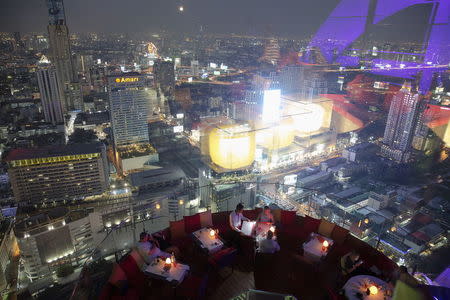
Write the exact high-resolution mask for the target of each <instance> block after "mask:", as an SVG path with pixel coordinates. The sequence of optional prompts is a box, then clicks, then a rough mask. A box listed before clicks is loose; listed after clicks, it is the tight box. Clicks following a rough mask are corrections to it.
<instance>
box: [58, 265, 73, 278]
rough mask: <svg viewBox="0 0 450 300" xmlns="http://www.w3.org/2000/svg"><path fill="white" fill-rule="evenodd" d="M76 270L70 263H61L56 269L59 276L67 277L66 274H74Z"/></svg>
mask: <svg viewBox="0 0 450 300" xmlns="http://www.w3.org/2000/svg"><path fill="white" fill-rule="evenodd" d="M74 270H75V269H74V267H73V266H72V265H69V264H65V265H61V266H59V268H58V269H57V270H56V275H57V276H58V277H59V278H62V277H66V276H69V275H70V274H72V273H73V271H74Z"/></svg>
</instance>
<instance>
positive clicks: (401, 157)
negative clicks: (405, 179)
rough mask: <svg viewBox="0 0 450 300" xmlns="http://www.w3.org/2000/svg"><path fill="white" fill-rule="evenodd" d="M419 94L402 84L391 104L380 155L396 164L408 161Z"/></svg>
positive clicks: (417, 110) (407, 85) (408, 84)
mask: <svg viewBox="0 0 450 300" xmlns="http://www.w3.org/2000/svg"><path fill="white" fill-rule="evenodd" d="M418 108H419V94H418V93H417V92H415V91H412V89H411V83H406V82H405V83H404V84H403V86H402V88H401V89H400V91H398V92H397V93H396V94H395V95H394V97H393V99H392V103H391V107H390V109H389V115H388V118H387V122H386V129H385V131H384V137H383V145H382V146H381V154H382V155H383V156H386V157H388V158H390V159H392V160H395V161H397V162H406V161H408V160H409V156H410V150H411V141H412V138H413V135H414V131H415V127H416V123H417V115H418V112H419V109H418Z"/></svg>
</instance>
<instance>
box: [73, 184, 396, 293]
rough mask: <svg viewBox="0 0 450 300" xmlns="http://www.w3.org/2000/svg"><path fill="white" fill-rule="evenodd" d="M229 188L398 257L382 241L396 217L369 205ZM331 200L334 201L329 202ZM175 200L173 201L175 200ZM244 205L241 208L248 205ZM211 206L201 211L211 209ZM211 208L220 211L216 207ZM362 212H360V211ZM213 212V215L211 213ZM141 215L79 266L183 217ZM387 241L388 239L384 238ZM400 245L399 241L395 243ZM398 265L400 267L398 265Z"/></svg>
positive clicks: (307, 193)
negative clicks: (322, 221)
mask: <svg viewBox="0 0 450 300" xmlns="http://www.w3.org/2000/svg"><path fill="white" fill-rule="evenodd" d="M230 183H231V184H238V185H239V187H240V188H244V189H245V188H252V189H255V194H254V196H253V197H254V198H255V199H253V200H256V201H251V199H245V200H246V201H248V203H253V205H252V207H249V208H253V207H256V206H258V207H262V206H264V205H266V204H276V205H277V206H278V207H280V208H281V209H288V210H296V211H297V214H299V215H302V216H304V215H309V216H312V217H315V218H323V219H327V220H329V221H331V222H333V223H335V224H337V225H339V226H341V227H344V228H346V229H349V231H350V233H351V234H353V235H355V236H356V237H358V238H360V239H361V240H363V241H365V242H367V243H368V244H370V245H372V246H373V247H375V248H376V249H378V250H380V251H382V252H384V253H385V254H386V255H387V256H388V257H390V258H391V259H393V260H394V261H396V262H398V261H399V257H401V253H396V252H398V251H396V249H395V247H390V246H389V243H388V242H386V241H385V240H389V239H392V238H393V237H395V235H394V234H395V232H396V231H397V230H398V229H400V228H401V226H400V225H399V224H398V221H397V220H399V219H401V218H398V217H395V218H394V217H390V218H389V217H386V216H385V215H384V214H383V213H380V211H379V210H376V209H372V208H369V207H370V205H369V204H367V203H366V204H367V205H359V204H352V205H351V207H350V208H348V209H342V208H339V207H338V206H336V205H335V204H336V201H340V200H342V201H344V200H348V199H338V198H336V196H335V195H332V194H327V193H324V192H321V191H320V190H316V189H311V188H300V187H298V186H296V185H283V184H280V183H277V182H262V183H261V182H259V183H256V182H243V181H238V182H230ZM291 186H292V187H295V188H298V189H301V190H299V191H300V192H299V191H295V193H294V194H292V195H287V194H286V193H284V192H283V189H286V188H289V187H291ZM200 189H208V191H207V192H208V194H209V195H210V197H211V199H210V201H211V202H210V204H213V202H214V201H218V200H217V199H215V198H214V197H213V196H212V195H213V194H214V193H215V192H216V187H215V186H212V185H208V186H203V187H200V188H199V190H200ZM235 196H236V195H235V193H231V194H230V196H229V198H226V199H222V201H225V202H226V205H225V207H227V209H228V210H232V209H233V208H234V207H235V205H236V203H238V202H241V200H242V199H241V198H239V197H237V198H236V197H235ZM173 197H176V196H174V194H173V193H170V194H169V195H168V198H173ZM330 199H334V200H330ZM175 200H176V199H175ZM248 203H245V204H248ZM185 204H186V203H184V202H181V201H180V205H183V206H184V205H185ZM388 205H389V206H390V207H395V206H396V203H389V204H388ZM211 206H212V205H209V206H207V207H205V209H211V208H212V207H211ZM215 207H224V206H223V205H222V206H217V205H215ZM361 210H362V211H361ZM182 211H183V212H184V215H189V214H194V213H197V210H195V211H192V210H188V209H184V210H182ZM212 212H213V213H214V212H217V211H214V210H213V211H212ZM143 214H145V212H143V211H133V214H132V215H130V216H129V218H128V219H126V220H122V222H120V223H119V224H114V225H111V227H109V228H108V227H105V228H104V236H103V238H102V239H101V240H100V241H98V243H97V244H96V246H95V248H94V249H93V250H92V251H91V253H90V254H89V255H88V257H87V258H86V259H85V261H84V262H83V264H82V267H83V270H85V269H86V268H87V267H88V266H89V265H90V264H92V263H93V262H96V261H100V260H102V259H106V260H109V261H116V260H118V259H120V257H121V256H122V255H123V254H125V253H126V252H127V251H129V249H130V248H131V247H132V246H133V245H135V244H136V242H137V241H138V239H139V234H140V233H141V232H142V231H147V232H156V231H159V230H162V229H164V228H168V227H169V221H170V220H173V219H177V218H180V217H183V215H176V214H175V215H174V214H171V215H164V216H162V215H155V214H154V213H152V214H149V215H147V216H146V217H144V218H142V215H143ZM387 237H389V238H387ZM398 242H399V243H401V240H399V241H398ZM397 250H398V249H397ZM400 262H401V263H404V262H402V261H400ZM85 275H86V273H85V272H84V271H82V272H81V273H80V278H79V280H78V281H77V283H76V285H75V288H74V290H73V293H72V299H75V298H76V297H75V296H76V295H77V294H78V291H79V289H80V288H82V286H83V282H84V276H85Z"/></svg>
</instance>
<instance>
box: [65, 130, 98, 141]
mask: <svg viewBox="0 0 450 300" xmlns="http://www.w3.org/2000/svg"><path fill="white" fill-rule="evenodd" d="M97 140H98V139H97V135H96V134H95V132H94V131H93V130H84V129H82V128H76V129H75V130H74V132H73V133H72V134H71V135H70V136H69V143H70V144H86V143H90V142H94V141H97Z"/></svg>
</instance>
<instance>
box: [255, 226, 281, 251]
mask: <svg viewBox="0 0 450 300" xmlns="http://www.w3.org/2000/svg"><path fill="white" fill-rule="evenodd" d="M272 238H273V232H272V231H270V230H269V231H268V232H267V238H265V239H263V240H261V241H260V242H259V252H261V253H275V252H278V251H280V245H279V244H278V242H277V241H275V240H273V239H272Z"/></svg>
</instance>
